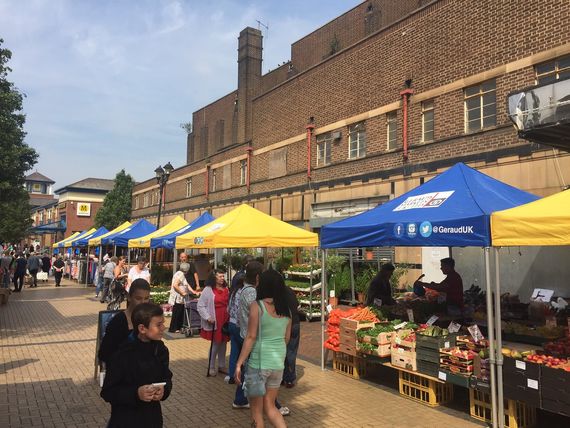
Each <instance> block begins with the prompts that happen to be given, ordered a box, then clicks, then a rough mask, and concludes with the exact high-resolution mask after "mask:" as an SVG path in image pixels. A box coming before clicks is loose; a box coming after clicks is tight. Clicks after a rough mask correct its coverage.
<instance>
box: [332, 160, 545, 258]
mask: <svg viewBox="0 0 570 428" xmlns="http://www.w3.org/2000/svg"><path fill="white" fill-rule="evenodd" d="M536 199H538V197H536V196H534V195H532V194H530V193H527V192H524V191H522V190H519V189H517V188H515V187H512V186H509V185H508V184H505V183H502V182H501V181H498V180H495V179H494V178H491V177H489V176H487V175H485V174H483V173H481V172H478V171H476V170H474V169H472V168H469V167H468V166H467V165H465V164H463V163H458V164H456V165H454V166H453V167H451V168H450V169H448V170H447V171H445V172H444V173H442V174H439V175H438V176H436V177H434V178H433V179H431V180H430V181H428V182H427V183H425V184H423V185H421V186H419V187H416V188H415V189H413V190H411V191H409V192H408V193H405V194H403V195H402V196H400V197H398V198H396V199H393V200H391V201H389V202H387V203H385V204H382V205H379V206H378V207H376V208H374V209H371V210H370V211H367V212H364V213H362V214H358V215H356V216H354V217H350V218H347V219H344V220H341V221H338V222H335V223H331V224H327V225H326V226H323V228H322V229H321V247H322V248H351V247H382V246H412V247H433V246H441V247H470V246H471V247H487V246H490V245H491V233H490V225H489V218H490V215H491V213H492V212H494V211H499V210H504V209H507V208H512V207H516V206H518V205H521V204H526V203H528V202H532V201H534V200H536Z"/></svg>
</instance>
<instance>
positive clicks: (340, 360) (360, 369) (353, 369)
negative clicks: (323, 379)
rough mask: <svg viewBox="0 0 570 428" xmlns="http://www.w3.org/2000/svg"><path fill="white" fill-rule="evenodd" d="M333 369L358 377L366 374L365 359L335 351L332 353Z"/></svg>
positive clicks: (354, 377)
mask: <svg viewBox="0 0 570 428" xmlns="http://www.w3.org/2000/svg"><path fill="white" fill-rule="evenodd" d="M333 370H334V371H335V372H336V373H340V374H343V375H345V376H349V377H351V378H353V379H360V378H361V377H364V376H366V361H365V360H364V359H362V358H360V357H355V356H352V355H347V354H343V353H342V352H335V353H334V355H333Z"/></svg>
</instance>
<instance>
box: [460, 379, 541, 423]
mask: <svg viewBox="0 0 570 428" xmlns="http://www.w3.org/2000/svg"><path fill="white" fill-rule="evenodd" d="M469 412H470V414H471V417H472V418H475V419H478V420H480V421H483V422H491V395H490V394H489V393H487V392H483V391H478V390H476V389H471V388H470V389H469ZM504 413H505V414H504V418H505V427H507V428H529V427H532V426H534V425H535V424H536V409H535V408H534V407H531V406H529V405H527V404H525V403H523V402H520V401H516V400H505V402H504Z"/></svg>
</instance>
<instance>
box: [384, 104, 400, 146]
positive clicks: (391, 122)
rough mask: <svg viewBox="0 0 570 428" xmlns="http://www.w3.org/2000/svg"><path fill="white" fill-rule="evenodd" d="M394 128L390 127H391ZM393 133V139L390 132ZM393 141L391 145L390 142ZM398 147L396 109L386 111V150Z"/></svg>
mask: <svg viewBox="0 0 570 428" xmlns="http://www.w3.org/2000/svg"><path fill="white" fill-rule="evenodd" d="M392 126H393V127H394V129H391V127H392ZM392 133H393V134H394V139H393V141H392V140H391V139H390V138H391V137H390V134H392ZM391 143H393V146H392V144H391ZM397 148H398V110H392V111H389V112H388V113H386V150H387V151H391V150H396V149H397Z"/></svg>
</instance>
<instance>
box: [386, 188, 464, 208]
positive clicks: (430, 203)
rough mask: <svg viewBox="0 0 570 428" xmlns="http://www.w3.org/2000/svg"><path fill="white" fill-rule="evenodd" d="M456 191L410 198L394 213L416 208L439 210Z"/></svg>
mask: <svg viewBox="0 0 570 428" xmlns="http://www.w3.org/2000/svg"><path fill="white" fill-rule="evenodd" d="M454 192H455V190H449V191H446V192H431V193H424V194H423V195H417V196H410V197H408V198H406V200H405V201H404V202H402V203H401V204H400V205H398V206H397V207H396V208H394V211H405V210H411V209H416V208H438V207H440V206H441V205H442V204H443V203H444V202H445V201H447V199H449V197H450V196H451V195H453V193H454Z"/></svg>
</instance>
